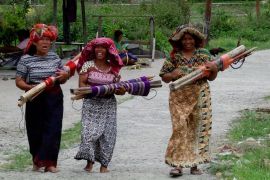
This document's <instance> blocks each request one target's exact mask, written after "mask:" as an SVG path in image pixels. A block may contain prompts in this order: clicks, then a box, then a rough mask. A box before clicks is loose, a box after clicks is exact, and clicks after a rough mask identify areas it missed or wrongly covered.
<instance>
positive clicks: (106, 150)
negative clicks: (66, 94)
mask: <svg viewBox="0 0 270 180" xmlns="http://www.w3.org/2000/svg"><path fill="white" fill-rule="evenodd" d="M116 111H117V104H116V99H115V96H113V95H110V96H107V97H91V98H86V99H84V101H83V107H82V137H81V141H82V142H81V144H80V148H79V152H78V153H77V155H76V156H75V159H77V160H81V159H84V160H88V161H91V162H94V161H98V162H100V163H101V165H102V166H105V167H107V166H108V164H109V162H110V161H111V158H112V154H113V150H114V146H115V142H116V133H117V124H116Z"/></svg>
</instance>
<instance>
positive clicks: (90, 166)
mask: <svg viewBox="0 0 270 180" xmlns="http://www.w3.org/2000/svg"><path fill="white" fill-rule="evenodd" d="M93 164H94V163H93V162H87V164H86V166H85V167H84V170H85V171H87V172H92V169H93Z"/></svg>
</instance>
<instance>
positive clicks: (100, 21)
mask: <svg viewBox="0 0 270 180" xmlns="http://www.w3.org/2000/svg"><path fill="white" fill-rule="evenodd" d="M98 37H102V16H98Z"/></svg>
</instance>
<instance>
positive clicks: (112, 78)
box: [80, 61, 119, 86]
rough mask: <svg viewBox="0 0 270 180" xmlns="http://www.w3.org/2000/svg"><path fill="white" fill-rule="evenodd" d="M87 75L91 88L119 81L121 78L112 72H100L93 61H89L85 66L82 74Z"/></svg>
mask: <svg viewBox="0 0 270 180" xmlns="http://www.w3.org/2000/svg"><path fill="white" fill-rule="evenodd" d="M85 73H87V76H88V77H87V82H88V84H89V85H91V86H96V85H104V84H110V83H115V82H118V81H119V76H118V75H116V74H114V73H113V72H112V71H111V68H110V69H109V70H108V71H101V70H99V69H98V68H97V67H96V66H95V63H94V62H93V61H87V62H85V63H84V64H83V66H82V69H81V71H80V74H85Z"/></svg>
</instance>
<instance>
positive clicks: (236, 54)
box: [169, 45, 256, 90]
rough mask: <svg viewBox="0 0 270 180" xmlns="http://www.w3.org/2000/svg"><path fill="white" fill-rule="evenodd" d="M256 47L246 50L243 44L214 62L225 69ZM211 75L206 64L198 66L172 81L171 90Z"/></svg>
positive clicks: (219, 69) (221, 69)
mask: <svg viewBox="0 0 270 180" xmlns="http://www.w3.org/2000/svg"><path fill="white" fill-rule="evenodd" d="M255 49H256V48H255V47H254V48H252V49H249V50H246V48H245V46H244V45H241V46H239V47H237V48H235V49H233V50H232V51H230V52H228V53H226V54H224V55H222V56H221V57H220V58H218V59H216V60H214V61H212V63H215V64H216V65H217V68H218V71H224V70H225V69H227V68H228V67H229V66H230V65H231V64H232V63H235V62H237V61H239V60H241V59H243V58H245V57H247V56H249V55H251V53H252V52H253V51H254V50H255ZM209 75H210V71H209V70H208V69H207V68H206V67H205V66H200V67H198V69H197V70H195V71H193V72H191V73H190V74H188V75H186V76H184V77H182V78H180V79H178V80H176V81H175V82H172V83H171V84H170V85H169V87H170V89H171V90H177V89H179V88H182V87H184V86H186V85H188V84H191V83H192V82H194V81H196V80H198V79H201V78H204V77H208V76H209Z"/></svg>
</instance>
